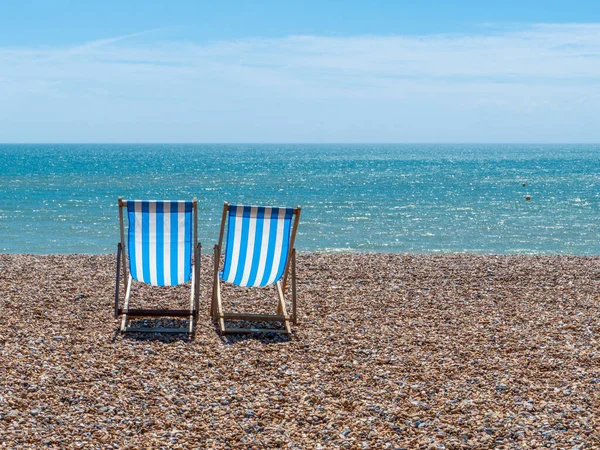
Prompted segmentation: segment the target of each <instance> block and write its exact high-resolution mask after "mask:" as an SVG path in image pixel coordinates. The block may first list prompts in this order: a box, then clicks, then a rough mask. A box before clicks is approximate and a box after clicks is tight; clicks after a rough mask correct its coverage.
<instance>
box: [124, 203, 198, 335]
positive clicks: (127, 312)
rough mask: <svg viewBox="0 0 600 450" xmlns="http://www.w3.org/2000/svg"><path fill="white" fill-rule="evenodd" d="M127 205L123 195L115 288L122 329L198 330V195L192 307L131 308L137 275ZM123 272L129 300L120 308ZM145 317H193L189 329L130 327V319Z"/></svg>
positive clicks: (156, 330)
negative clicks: (131, 263)
mask: <svg viewBox="0 0 600 450" xmlns="http://www.w3.org/2000/svg"><path fill="white" fill-rule="evenodd" d="M124 208H127V200H123V198H122V197H119V222H120V228H121V242H119V245H118V247H117V276H116V279H117V282H116V288H115V311H114V316H115V319H118V318H119V316H122V317H121V332H122V333H125V332H142V333H189V334H190V335H191V334H193V333H194V331H195V326H194V325H195V319H196V320H197V319H198V311H199V299H200V256H201V252H202V245H201V244H200V243H199V242H198V200H197V199H196V197H194V199H193V201H192V209H193V224H192V226H193V246H192V280H191V282H192V288H191V294H190V308H189V309H133V308H129V300H130V298H131V290H132V284H133V278H132V276H131V274H130V273H128V270H127V267H128V266H127V256H128V255H127V246H126V244H125V227H124V222H123V209H124ZM121 274H122V276H123V283H124V288H125V301H124V305H123V308H119V282H120V277H121ZM142 317H155V318H156V317H189V327H188V328H183V327H179V328H160V327H156V328H146V327H139V328H135V327H128V326H127V321H128V320H129V319H132V318H142Z"/></svg>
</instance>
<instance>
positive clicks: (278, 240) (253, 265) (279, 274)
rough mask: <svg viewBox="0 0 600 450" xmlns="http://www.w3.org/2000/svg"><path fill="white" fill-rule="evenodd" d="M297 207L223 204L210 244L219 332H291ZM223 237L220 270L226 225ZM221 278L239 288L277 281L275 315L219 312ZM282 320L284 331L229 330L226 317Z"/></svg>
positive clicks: (213, 312) (213, 310) (294, 318)
mask: <svg viewBox="0 0 600 450" xmlns="http://www.w3.org/2000/svg"><path fill="white" fill-rule="evenodd" d="M299 220H300V207H298V208H271V207H264V206H236V205H229V204H227V203H225V205H224V206H223V216H222V219H221V232H220V234H219V243H218V244H216V245H215V252H214V277H213V294H212V302H211V316H212V317H213V319H214V320H215V321H216V322H217V323H218V326H219V328H220V333H221V334H237V333H254V332H271V333H272V332H275V333H285V334H290V333H291V328H290V320H291V322H292V323H293V324H296V323H297V316H296V251H295V249H294V240H295V237H296V230H297V228H298V221H299ZM226 224H227V236H226V247H225V258H224V263H223V270H222V271H219V264H220V259H221V249H222V244H223V237H224V235H225V225H226ZM290 268H291V282H292V283H291V284H292V316H291V318H290V316H289V315H288V313H287V310H286V306H285V300H284V296H283V294H284V292H285V289H286V285H287V280H288V274H289V269H290ZM221 281H224V282H227V283H232V284H235V285H238V286H268V285H271V284H275V285H276V290H277V296H278V306H277V314H275V315H270V314H239V313H227V312H224V311H223V306H222V302H221ZM226 320H227V321H235V320H244V321H249V322H253V321H255V322H256V321H259V322H262V321H271V322H281V323H282V324H283V329H260V328H228V327H226V326H225V321H226Z"/></svg>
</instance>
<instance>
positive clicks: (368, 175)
mask: <svg viewBox="0 0 600 450" xmlns="http://www.w3.org/2000/svg"><path fill="white" fill-rule="evenodd" d="M119 196H122V197H123V198H125V199H157V200H178V199H183V200H185V199H190V200H191V199H192V198H193V197H196V198H197V199H198V202H199V203H198V205H199V239H200V241H201V242H202V244H203V247H204V248H205V250H206V251H208V252H209V253H210V252H211V249H212V246H213V245H214V244H215V243H216V241H217V238H218V234H219V227H220V221H221V212H222V208H223V202H224V201H227V202H229V203H231V204H244V205H267V206H301V207H302V214H301V219H300V225H299V229H298V236H297V241H296V247H297V249H298V251H299V252H383V253H443V254H447V253H474V254H568V255H598V254H600V220H599V218H600V145H566V144H561V145H558V144H557V145H546V144H544V145H541V144H540V145H521V144H511V145H505V144H502V145H500V144H498V145H488V144H485V145H484V144H469V145H463V144H451V145H450V144H444V145H441V144H430V145H424V144H423V145H414V144H385V145H383V144H326V145H325V144H310V145H309V144H296V145H291V144H282V145H278V144H269V145H259V144H247V145H244V144H218V145H216V144H186V145H180V144H172V145H171V144H153V145H146V144H139V145H131V144H114V145H113V144H111V145H104V144H97V145H88V144H85V145H83V144H82V145H79V144H68V145H55V144H45V145H40V144H27V145H25V144H23V145H12V144H4V145H0V253H33V254H53V253H60V254H69V253H88V254H102V253H113V252H115V251H116V248H117V242H118V240H119V220H118V217H119V216H118V206H117V201H118V197H119Z"/></svg>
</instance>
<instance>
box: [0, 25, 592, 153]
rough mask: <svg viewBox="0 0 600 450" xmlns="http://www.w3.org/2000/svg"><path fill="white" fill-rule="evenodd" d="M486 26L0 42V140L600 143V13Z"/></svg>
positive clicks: (136, 34) (129, 36) (137, 34)
mask: <svg viewBox="0 0 600 450" xmlns="http://www.w3.org/2000/svg"><path fill="white" fill-rule="evenodd" d="M151 31H152V30H151ZM484 31H485V33H482V34H479V35H459V34H448V35H426V36H407V35H405V36H355V37H322V36H290V37H287V38H280V39H246V40H237V41H228V42H215V43H208V44H207V43H205V44H198V43H190V42H162V43H161V42H146V43H143V42H142V43H140V42H137V39H136V38H137V37H138V36H140V35H141V34H145V33H147V32H143V33H134V34H131V35H126V36H120V37H116V38H111V39H103V40H99V41H94V42H90V43H84V44H82V45H76V46H73V47H67V48H0V102H1V103H2V104H3V105H4V106H2V107H1V109H0V119H2V120H1V122H0V123H2V124H1V125H0V141H8V140H20V141H24V140H27V139H28V136H30V135H31V134H30V133H31V129H29V130H28V131H29V134H27V135H25V134H24V132H25V130H26V129H27V127H26V125H31V124H34V125H35V127H37V128H35V127H34V130H37V131H36V133H38V134H39V138H36V139H33V140H38V141H39V140H42V141H43V140H84V141H89V140H91V141H94V140H95V141H98V140H100V141H102V140H107V141H114V140H117V141H118V140H127V141H129V140H147V141H152V140H159V141H178V140H183V141H186V140H187V141H208V140H210V141H254V140H256V141H264V142H267V141H294V140H305V141H306V140H308V141H350V140H362V141H390V140H391V141H397V142H401V141H432V140H436V141H437V140H441V141H457V140H458V141H488V140H492V141H494V140H500V141H502V140H504V141H514V140H519V141H545V140H558V141H573V140H583V141H594V140H595V141H600V131H598V130H599V129H600V127H598V126H597V124H596V123H595V119H591V117H597V116H598V113H600V106H598V105H599V104H600V102H599V100H600V24H559V25H554V24H540V25H529V26H512V27H509V28H504V29H497V28H496V29H494V28H486V29H484ZM27 121H29V122H30V123H29V124H27ZM84 122H85V123H84ZM73 123H76V124H78V127H76V128H77V129H76V130H73V129H72V128H71V127H69V125H70V124H73ZM432 131H433V132H432ZM46 136H47V137H46ZM432 136H433V137H432Z"/></svg>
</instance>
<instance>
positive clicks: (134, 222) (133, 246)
mask: <svg viewBox="0 0 600 450" xmlns="http://www.w3.org/2000/svg"><path fill="white" fill-rule="evenodd" d="M125 209H126V210H127V218H128V222H129V225H128V232H127V245H126V244H125V228H124V223H123V211H124V210H125ZM119 221H120V227H121V242H120V243H119V245H118V248H117V277H116V278H117V285H116V289H115V311H114V314H115V319H117V318H118V317H119V316H122V317H121V332H126V331H138V332H156V333H185V332H188V333H190V334H191V333H193V331H194V326H193V325H194V319H196V318H197V316H198V298H199V274H200V252H201V249H202V246H201V245H200V244H199V243H198V201H197V200H196V199H195V198H194V199H193V200H192V201H155V200H123V199H122V198H121V197H119ZM127 260H128V262H129V264H126V262H127ZM121 269H122V272H121ZM121 273H122V275H123V281H124V283H125V301H124V305H123V308H119V284H120V280H119V278H120V276H121ZM190 278H191V280H192V286H191V295H190V308H189V309H131V308H129V300H130V297H131V291H132V283H133V280H136V281H139V282H142V283H146V284H150V285H153V286H175V285H178V284H182V283H187V282H188V281H189V280H190ZM140 317H189V328H187V329H186V328H181V327H179V328H147V327H143V328H133V327H131V328H130V327H128V326H127V325H128V320H129V319H131V318H140Z"/></svg>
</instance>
